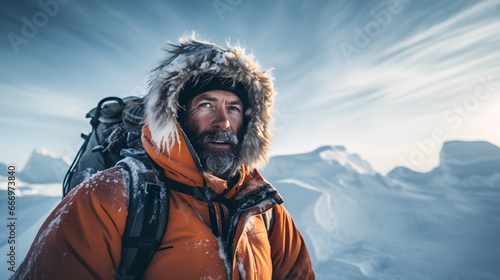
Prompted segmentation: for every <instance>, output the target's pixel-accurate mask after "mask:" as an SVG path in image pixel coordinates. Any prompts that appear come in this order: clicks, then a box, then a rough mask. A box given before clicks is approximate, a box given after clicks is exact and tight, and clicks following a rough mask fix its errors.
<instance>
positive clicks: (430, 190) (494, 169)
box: [0, 141, 500, 280]
mask: <svg viewBox="0 0 500 280" xmlns="http://www.w3.org/2000/svg"><path fill="white" fill-rule="evenodd" d="M440 160H441V163H440V165H439V166H438V167H436V168H435V169H434V170H432V171H430V172H427V173H419V172H415V171H412V170H410V169H408V168H405V167H398V168H395V169H394V170H393V171H391V172H390V173H389V174H388V175H387V176H383V175H381V174H378V173H376V172H375V171H374V170H373V169H372V168H371V166H370V164H369V163H368V162H366V161H365V160H363V159H362V158H361V157H360V156H359V155H356V154H352V153H349V152H348V151H347V150H346V149H345V148H344V147H342V146H325V147H321V148H318V149H316V150H315V151H312V152H310V153H305V154H298V155H287V156H276V157H273V158H271V160H270V162H269V164H268V165H267V166H266V168H265V169H264V170H263V171H262V173H263V175H264V178H266V179H267V180H269V181H270V182H271V183H272V184H273V185H274V186H276V187H277V188H278V190H279V192H280V193H281V195H282V196H283V197H284V199H285V206H286V207H287V209H288V211H289V212H290V213H291V214H292V216H293V217H294V221H295V223H296V224H297V226H298V227H299V229H300V230H301V233H302V235H303V236H304V239H305V241H306V243H307V246H308V248H309V252H310V254H311V257H312V259H313V266H314V268H315V272H316V275H317V279H354V280H356V279H383V280H391V279H410V280H412V279H443V280H444V279H450V280H452V279H457V280H458V279H478V280H481V279H500V203H499V202H500V148H498V147H496V146H494V145H491V144H489V143H486V142H461V141H454V142H448V143H445V144H444V146H443V148H442V151H441V156H440ZM49 162H51V161H50V160H49ZM28 170H29V169H28ZM35 170H41V169H36V168H35ZM23 172H24V170H23ZM64 172H65V171H64ZM0 179H1V178H0ZM19 185H20V188H19V192H20V196H19V197H18V199H19V212H18V217H19V219H20V221H19V229H18V235H19V238H18V241H19V242H21V244H20V247H19V251H18V253H17V254H18V255H17V256H18V258H19V259H22V257H23V256H24V254H26V252H27V249H28V248H29V245H30V243H31V242H32V240H33V238H34V235H35V234H36V232H37V230H38V228H39V227H40V225H41V223H42V222H43V220H44V219H45V217H46V215H47V214H48V211H49V210H50V209H52V208H53V207H54V206H55V204H56V203H57V202H58V201H59V199H60V192H61V185H60V183H59V184H38V185H37V184H29V183H24V182H22V181H21V182H20V184H19ZM4 192H5V191H3V190H0V194H3V195H2V196H1V197H0V203H4V204H5V202H6V195H5V193H4ZM1 230H2V231H5V229H1ZM1 236H7V234H6V233H5V232H3V234H2V235H1ZM1 238H4V237H1ZM2 245H3V246H6V245H7V244H6V242H5V240H4V239H0V247H1V246H2ZM0 249H2V252H3V251H4V248H0ZM18 264H19V263H18ZM4 265H5V264H4ZM8 275H10V274H9V272H8V271H7V269H6V268H3V269H2V270H0V278H2V276H6V277H7V276H8ZM2 279H4V278H2ZM5 279H6V278H5Z"/></svg>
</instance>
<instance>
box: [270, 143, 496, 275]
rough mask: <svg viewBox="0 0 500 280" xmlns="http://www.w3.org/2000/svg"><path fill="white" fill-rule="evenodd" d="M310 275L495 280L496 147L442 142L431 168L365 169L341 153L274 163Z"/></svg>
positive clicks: (332, 150)
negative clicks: (311, 268)
mask: <svg viewBox="0 0 500 280" xmlns="http://www.w3.org/2000/svg"><path fill="white" fill-rule="evenodd" d="M263 175H264V177H265V178H267V179H268V180H269V181H270V182H271V183H273V185H275V186H276V187H277V188H278V190H279V192H280V193H281V194H282V196H283V197H284V199H285V206H286V207H287V209H288V210H289V211H290V213H291V214H292V216H293V217H294V219H295V222H296V224H297V226H298V227H299V229H301V232H302V233H303V235H304V239H305V240H306V242H307V244H308V246H309V251H310V253H311V255H312V257H313V259H314V263H315V266H316V272H317V274H318V279H384V280H385V279H500V278H499V277H500V204H499V203H498V202H499V201H500V148H498V147H496V146H494V145H491V144H489V143H486V142H461V141H454V142H448V143H445V144H444V146H443V149H442V152H441V164H440V165H439V166H438V167H437V168H436V169H434V170H433V171H431V172H428V173H418V172H414V171H411V170H409V169H407V168H404V167H398V168H396V169H395V170H393V171H391V172H390V173H389V174H388V176H382V175H380V174H377V173H375V172H374V171H373V170H372V168H371V167H370V165H369V164H368V163H367V162H366V161H364V160H362V159H361V158H360V157H359V156H358V155H353V154H349V153H348V152H347V151H346V149H345V148H343V147H341V146H336V147H322V148H319V149H317V150H315V151H313V152H311V153H307V154H300V155H289V156H279V157H274V158H272V159H271V160H270V162H269V164H268V166H267V167H266V168H265V169H264V171H263Z"/></svg>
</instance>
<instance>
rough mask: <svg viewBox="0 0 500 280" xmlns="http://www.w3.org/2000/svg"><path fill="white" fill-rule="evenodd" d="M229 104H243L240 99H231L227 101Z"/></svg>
mask: <svg viewBox="0 0 500 280" xmlns="http://www.w3.org/2000/svg"><path fill="white" fill-rule="evenodd" d="M228 104H229V105H240V106H243V102H241V101H240V100H233V101H230V102H228Z"/></svg>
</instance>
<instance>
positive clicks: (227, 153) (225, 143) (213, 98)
mask: <svg viewBox="0 0 500 280" xmlns="http://www.w3.org/2000/svg"><path fill="white" fill-rule="evenodd" d="M242 124H243V104H242V102H241V100H240V99H239V98H238V97H237V96H236V95H235V94H233V93H231V92H229V91H224V90H212V91H207V92H204V93H202V94H199V95H197V96H195V97H194V98H193V99H191V100H190V101H189V102H188V103H187V104H186V124H185V129H186V133H187V135H188V137H189V140H190V141H191V143H192V144H193V147H194V148H195V150H196V152H197V153H198V156H199V157H200V160H201V161H202V164H203V167H204V168H205V170H206V171H208V172H209V173H211V174H213V175H215V176H217V177H220V178H223V179H227V176H228V175H230V173H231V172H232V171H233V169H234V167H235V164H236V163H237V158H238V154H239V145H238V144H239V142H240V140H239V137H240V135H239V134H240V130H241V126H242Z"/></svg>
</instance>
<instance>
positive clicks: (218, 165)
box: [191, 130, 239, 180]
mask: <svg viewBox="0 0 500 280" xmlns="http://www.w3.org/2000/svg"><path fill="white" fill-rule="evenodd" d="M193 140H194V139H193ZM214 140H222V141H225V142H226V143H228V144H229V145H230V148H229V149H228V150H226V149H217V148H213V147H210V146H209V144H210V143H211V142H213V141H214ZM238 142H239V141H238V137H237V136H236V134H235V133H233V132H232V131H223V130H216V131H206V132H203V133H201V134H200V135H199V137H198V139H196V140H195V141H192V140H191V143H193V144H194V145H193V146H194V149H195V151H196V153H197V154H198V157H199V158H200V161H201V164H202V166H203V169H204V170H205V171H207V172H208V173H210V174H212V175H214V176H217V177H219V178H221V179H224V180H227V178H228V177H229V175H231V173H233V171H234V170H235V169H236V165H237V163H238V154H239V153H238V150H239V147H238Z"/></svg>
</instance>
